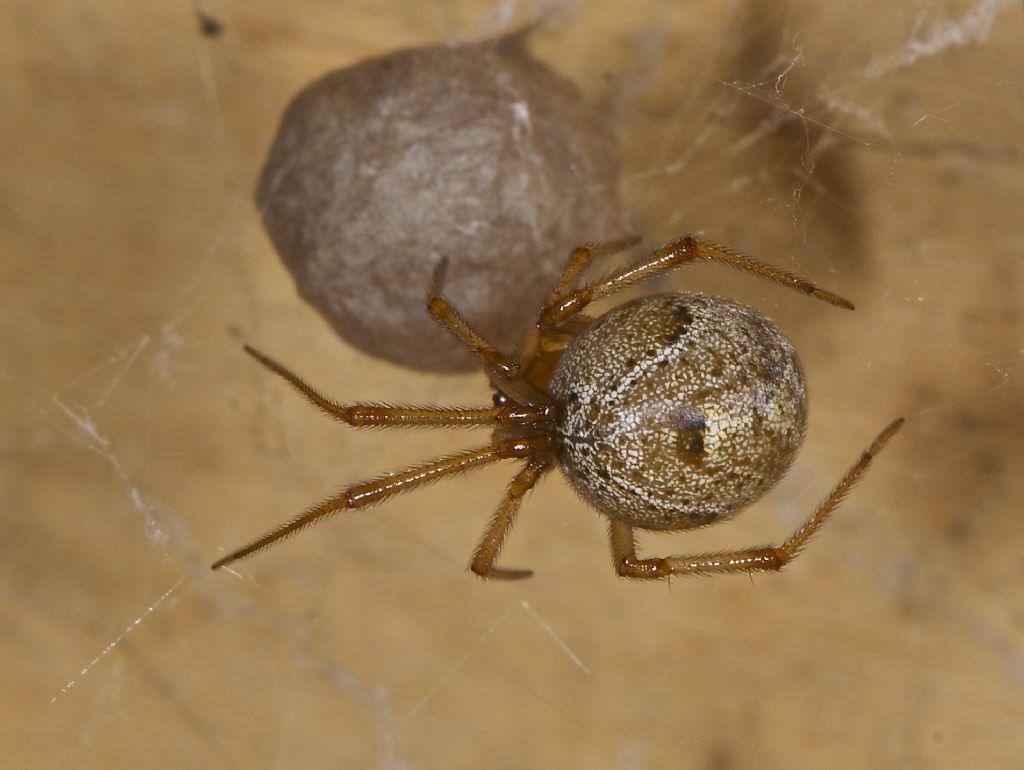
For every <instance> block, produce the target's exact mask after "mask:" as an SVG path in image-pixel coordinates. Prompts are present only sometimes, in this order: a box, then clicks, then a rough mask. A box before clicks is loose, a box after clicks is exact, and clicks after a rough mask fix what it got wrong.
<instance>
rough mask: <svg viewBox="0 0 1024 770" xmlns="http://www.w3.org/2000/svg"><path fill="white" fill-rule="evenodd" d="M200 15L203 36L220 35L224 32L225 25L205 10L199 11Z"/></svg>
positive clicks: (197, 13)
mask: <svg viewBox="0 0 1024 770" xmlns="http://www.w3.org/2000/svg"><path fill="white" fill-rule="evenodd" d="M196 15H197V16H198V17H199V32H200V34H201V35H202V36H203V37H211V38H212V37H220V36H221V34H222V33H223V32H224V25H223V24H222V23H221V22H220V21H219V20H218V19H215V18H214V17H213V16H210V15H209V14H208V13H205V12H203V11H197V12H196Z"/></svg>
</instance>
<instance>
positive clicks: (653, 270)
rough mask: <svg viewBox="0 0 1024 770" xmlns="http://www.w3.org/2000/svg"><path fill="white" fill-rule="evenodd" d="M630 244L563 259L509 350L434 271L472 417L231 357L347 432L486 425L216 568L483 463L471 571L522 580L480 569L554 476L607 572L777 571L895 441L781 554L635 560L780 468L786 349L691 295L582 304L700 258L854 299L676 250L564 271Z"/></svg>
mask: <svg viewBox="0 0 1024 770" xmlns="http://www.w3.org/2000/svg"><path fill="white" fill-rule="evenodd" d="M638 242H639V238H635V237H633V238H626V239H623V240H620V241H615V242H608V243H601V244H595V245H589V246H581V247H579V248H577V249H575V250H574V251H573V252H572V254H571V256H570V258H569V260H568V263H567V264H566V266H565V268H564V270H563V272H562V275H561V277H560V279H559V280H558V283H557V284H556V286H555V287H554V289H553V290H552V291H551V293H550V294H549V295H548V297H547V299H546V301H545V302H544V304H543V306H542V309H541V311H540V314H539V317H538V319H537V322H536V324H535V325H534V326H533V327H532V328H530V329H528V330H527V331H526V332H525V333H524V335H523V338H522V342H521V344H520V346H519V348H518V351H517V353H516V354H514V355H511V356H509V355H505V354H504V353H502V352H501V351H499V350H497V349H496V348H494V347H493V346H492V345H490V344H488V343H487V342H486V341H485V340H484V339H482V338H481V337H480V335H479V334H477V333H476V332H475V331H474V330H473V328H472V327H471V326H470V325H469V324H468V323H467V322H466V321H465V320H464V319H463V318H462V316H460V315H459V313H458V312H457V311H456V310H455V308H454V307H453V306H452V304H451V303H450V302H449V301H448V300H447V299H445V298H444V297H443V296H442V293H441V290H442V285H443V282H444V273H445V269H446V263H445V262H444V261H442V262H441V263H440V264H439V265H438V268H437V270H436V271H435V276H434V280H433V284H432V286H431V290H430V295H429V298H428V302H427V309H428V311H429V312H430V314H431V315H432V316H433V317H434V319H435V320H436V321H437V322H438V323H440V324H441V325H442V326H443V327H444V328H446V329H447V330H448V331H449V332H451V333H452V334H453V335H454V336H455V337H456V338H457V339H458V340H459V341H461V343H462V344H463V345H465V346H466V347H467V348H469V349H470V350H471V351H472V352H473V353H474V354H475V355H476V356H477V358H478V359H479V361H480V364H481V365H482V367H483V370H484V372H485V373H486V374H487V377H488V379H489V381H490V384H491V387H492V388H493V391H494V399H493V406H491V407H489V408H460V407H444V406H423V407H404V406H391V405H385V404H352V405H343V404H339V403H336V402H334V401H332V400H330V399H329V398H327V397H326V396H324V395H322V394H321V393H320V392H319V391H318V390H316V389H315V388H313V387H312V386H310V385H309V384H307V383H306V382H305V381H303V380H302V379H301V378H300V377H299V376H297V375H296V374H294V373H293V372H292V371H290V370H289V369H287V368H285V367H284V366H282V365H281V364H279V363H278V362H277V361H275V360H273V359H272V358H269V357H268V356H266V355H264V354H262V353H260V352H258V351H257V350H255V349H254V348H252V347H249V346H246V348H245V349H246V351H247V352H248V353H249V354H250V355H251V356H253V357H254V358H255V359H256V360H257V361H259V362H260V363H261V364H263V365H264V366H266V367H267V368H268V369H270V370H271V371H273V372H275V373H276V374H278V375H280V376H281V377H283V378H284V379H285V380H287V381H288V382H289V383H291V384H292V385H293V386H294V387H295V388H296V390H298V391H299V392H300V393H301V394H302V395H303V396H305V397H306V398H307V399H308V400H309V401H311V402H312V403H313V404H314V405H315V406H316V407H318V408H319V409H321V410H322V411H324V412H326V413H327V414H329V415H331V416H332V417H334V418H336V419H339V420H341V421H342V422H344V423H347V424H348V425H351V426H353V427H357V428H361V427H380V428H410V427H435V428H438V427H445V428H462V427H476V426H485V427H490V428H492V429H493V432H492V438H491V441H490V443H489V444H487V445H485V446H483V447H480V448H478V449H473V450H471V451H464V452H460V453H457V454H452V455H449V456H447V457H442V458H440V459H437V460H434V461H432V462H429V463H425V464H423V465H418V466H415V467H412V468H408V469H405V470H402V471H398V472H394V473H389V474H387V475H384V476H381V477H379V478H376V479H373V480H371V481H366V482H364V483H360V484H356V485H354V486H351V487H349V488H348V489H346V490H345V491H343V492H341V493H340V494H337V495H335V496H334V497H331V498H329V499H327V500H324V501H323V502H321V503H318V504H317V505H314V506H313V507H312V508H309V509H308V510H306V511H304V512H303V513H301V514H299V515H297V516H295V517H294V518H292V519H291V520H289V521H287V522H285V523H283V524H281V525H279V526H278V527H276V528H274V529H272V530H270V531H269V532H267V533H266V534H264V535H261V536H260V537H258V538H256V539H255V540H253V541H251V542H249V543H248V544H246V545H244V546H242V547H240V548H238V549H237V550H235V551H232V552H231V553H229V554H227V555H226V556H224V557H223V558H221V559H218V560H217V561H216V562H215V563H214V564H213V569H218V568H220V567H223V566H224V565H226V564H230V563H232V562H234V561H236V560H238V559H243V558H245V557H247V556H251V555H252V554H254V553H257V552H258V551H262V550H263V549H265V548H268V547H269V546H271V545H274V544H275V543H277V542H279V541H281V540H283V539H284V538H286V537H289V536H290V535H293V534H295V533H296V532H298V531H299V530H302V529H305V528H306V527H308V526H310V525H311V524H313V523H315V522H318V521H321V520H322V519H325V518H327V517H329V516H331V515H332V514H335V513H337V512H338V511H346V510H358V509H361V508H365V507H367V506H369V505H373V504H375V503H379V502H382V501H384V500H387V499H388V498H390V497H392V496H393V495H396V494H398V493H399V492H405V491H408V490H411V489H414V488H416V487H419V486H421V485H423V484H426V483H428V482H432V481H436V480H438V479H441V478H445V477H447V476H452V475H454V474H457V473H461V472H464V471H468V470H471V469H473V468H479V467H481V466H484V465H489V464H491V463H494V462H497V461H499V460H506V459H511V460H522V461H524V465H523V466H522V468H521V469H520V470H519V472H518V473H516V475H515V477H514V478H513V479H512V481H511V483H510V484H509V486H508V488H507V489H506V491H505V494H504V497H503V498H502V499H501V502H500V503H499V504H498V507H497V510H496V511H495V513H494V515H493V516H492V518H491V520H490V522H489V524H488V525H487V529H486V530H485V532H484V535H483V538H482V540H481V541H480V544H479V545H478V546H477V548H476V551H475V553H474V555H473V558H472V561H471V562H470V565H469V566H470V569H471V570H472V571H473V572H474V573H476V574H477V575H480V576H481V577H486V578H504V579H518V578H526V577H529V576H530V575H531V574H532V571H531V570H528V569H516V568H509V567H503V566H498V565H497V563H496V562H497V559H498V554H499V552H500V551H501V547H502V544H503V543H504V542H505V538H506V535H507V534H508V532H509V529H510V528H511V526H512V524H513V522H514V520H515V518H516V514H517V513H518V511H519V507H520V503H521V502H522V499H523V496H524V495H525V494H526V493H527V492H528V491H529V490H530V489H531V488H532V487H533V486H534V485H535V484H536V483H537V481H538V480H539V479H540V478H541V477H542V476H543V475H544V474H545V473H547V472H548V471H549V470H551V469H552V468H553V467H554V466H555V465H558V466H560V467H561V470H562V473H563V474H564V475H565V477H566V478H567V479H568V481H569V483H570V484H571V485H572V486H573V487H574V488H575V490H576V491H577V492H578V493H579V494H580V495H581V496H582V497H583V499H584V500H586V501H587V502H588V503H590V504H591V505H592V506H593V507H594V508H596V509H597V510H598V511H599V512H600V513H602V514H604V515H605V516H607V517H608V520H609V534H610V540H611V551H612V556H613V563H614V566H615V569H616V571H617V572H618V574H619V575H622V576H624V577H629V578H647V579H653V578H664V577H668V576H671V575H679V574H683V575H706V574H717V573H732V572H751V571H755V570H756V571H768V570H779V569H781V568H782V567H783V566H784V565H785V564H787V563H788V562H789V561H791V560H792V559H793V558H794V557H795V556H796V555H797V554H798V553H799V552H800V550H801V548H802V547H803V546H804V545H805V544H806V543H807V541H808V540H809V539H810V538H811V537H812V536H813V535H814V534H815V532H817V531H818V530H819V529H820V528H821V526H822V524H823V523H824V522H825V520H826V519H827V518H828V516H829V515H830V514H831V513H832V512H833V511H834V510H835V509H836V507H837V506H838V505H839V503H840V502H841V501H842V500H843V498H844V497H846V495H847V494H848V493H849V491H850V490H851V488H852V487H853V486H854V484H856V483H857V481H858V480H859V479H860V478H861V477H862V476H863V475H864V473H865V472H866V471H867V469H868V466H869V465H870V464H871V462H872V460H873V459H874V457H875V455H877V454H878V452H880V451H881V450H882V448H883V447H884V446H885V444H886V443H887V442H888V441H889V439H890V438H892V436H893V435H894V434H895V433H896V431H898V430H899V429H900V427H901V426H902V424H903V418H902V417H901V418H898V419H896V420H894V421H893V422H891V423H889V425H887V426H886V427H885V428H884V429H883V430H882V431H881V433H879V434H878V435H877V436H876V437H875V439H874V440H873V441H872V442H871V444H870V445H869V446H868V448H867V449H866V450H864V452H863V453H862V454H861V456H860V458H859V459H858V460H857V461H856V462H855V463H854V464H853V466H852V467H851V468H850V469H849V470H848V471H847V472H846V475H844V476H843V478H842V479H841V480H840V481H839V483H838V484H837V485H836V486H835V487H834V488H833V490H832V491H831V492H830V493H829V494H828V496H827V497H826V498H825V499H824V500H823V501H822V502H821V503H820V504H819V505H818V507H817V509H816V510H815V511H814V513H812V514H811V516H810V517H809V518H808V519H807V520H806V521H805V522H804V523H803V524H802V525H801V526H800V527H799V529H797V530H796V532H794V533H793V534H792V535H791V536H790V537H789V538H788V539H787V540H786V541H785V542H783V543H782V545H779V546H759V547H755V548H740V549H737V550H731V551H722V552H718V553H704V554H696V555H678V556H667V557H661V558H658V557H654V558H641V557H639V556H638V555H637V550H636V541H635V537H634V529H635V528H640V529H647V530H664V531H677V530H688V529H695V528H697V527H703V526H705V525H708V524H713V523H716V522H719V521H723V520H725V519H727V518H729V517H730V516H732V515H733V514H735V513H737V512H739V511H740V510H742V509H744V508H746V507H747V506H748V505H750V504H751V503H752V502H754V501H755V500H756V499H757V498H759V497H760V496H761V495H762V494H764V493H765V492H766V491H767V490H768V489H770V488H771V487H772V486H774V485H775V483H776V482H778V481H779V479H780V478H782V476H783V475H784V474H785V473H786V471H787V470H788V468H789V466H790V464H791V463H792V461H793V458H794V456H795V455H796V452H797V449H798V448H799V446H800V444H801V442H802V440H803V437H804V433H805V428H806V422H807V400H806V389H805V386H804V379H803V373H802V370H801V367H800V363H799V360H798V359H797V355H796V352H795V351H794V350H793V347H792V346H791V345H790V343H789V342H788V340H786V338H785V337H783V335H782V333H781V332H780V331H779V330H778V329H777V328H776V327H775V326H774V325H773V324H772V323H771V322H770V321H768V320H767V319H766V318H764V317H762V316H761V315H759V314H758V313H756V312H755V311H754V310H752V309H750V308H748V307H745V306H743V305H740V304H737V303H735V302H732V301H730V300H726V299H722V298H719V297H713V296H708V295H704V294H694V293H671V294H656V295H649V296H643V297H640V298H639V299H635V300H633V301H631V302H628V303H626V304H623V305H619V306H618V307H615V308H613V309H612V310H610V311H608V312H607V313H605V314H604V315H602V316H600V317H598V318H596V319H595V318H590V317H587V316H585V315H583V310H585V309H586V308H587V306H588V305H590V303H592V302H594V301H595V300H598V299H601V298H603V297H607V296H608V295H610V294H614V293H615V292H617V291H619V290H621V289H624V288H626V287H627V286H631V285H633V284H636V283H639V282H640V281H644V280H646V279H648V278H650V277H652V276H654V275H656V274H658V273H661V272H663V271H666V270H669V269H672V268H675V267H679V266H682V265H685V264H688V263H690V262H695V261H711V262H718V263H721V264H725V265H729V266H731V267H735V268H739V269H741V270H745V271H748V272H750V273H753V274H754V275H757V276H760V277H761V278H765V279H767V280H770V281H774V282H775V283H778V284H781V285H783V286H786V287H789V288H791V289H795V290H796V291H799V292H802V293H804V294H807V295H809V296H812V297H816V298H818V299H820V300H823V301H825V302H828V303H830V304H832V305H835V306H837V307H840V308H845V309H847V310H852V309H853V305H852V304H851V303H850V302H849V301H847V300H845V299H843V298H842V297H840V296H838V295H836V294H832V293H831V292H828V291H825V290H824V289H821V288H819V287H818V286H816V285H815V284H813V283H811V282H810V281H808V280H806V279H804V278H802V277H800V276H797V275H793V274H791V273H788V272H785V271H782V270H779V269H777V268H774V267H771V266H769V265H766V264H764V263H762V262H759V261H757V260H754V259H752V258H750V257H747V256H744V255H742V254H739V253H736V252H733V251H730V250H727V249H725V248H722V247H720V246H715V245H712V244H709V243H705V242H703V241H700V240H698V239H696V238H694V237H692V236H687V237H683V238H680V239H678V240H676V241H674V242H672V243H669V244H667V245H665V246H663V247H661V248H659V249H656V250H655V251H653V252H652V253H650V254H648V255H646V256H643V257H640V258H638V259H635V260H634V261H632V262H629V263H627V264H625V265H623V266H620V267H618V268H617V269H614V270H612V271H611V272H609V273H607V274H606V275H604V276H603V277H601V278H598V279H596V280H593V281H590V282H586V283H583V285H582V286H581V285H580V283H581V275H582V273H583V271H584V270H585V269H586V267H587V266H588V264H589V263H590V262H591V260H592V259H593V258H594V257H595V256H598V255H602V254H613V253H617V252H620V251H622V250H625V249H627V248H630V247H632V246H634V245H635V244H636V243H638Z"/></svg>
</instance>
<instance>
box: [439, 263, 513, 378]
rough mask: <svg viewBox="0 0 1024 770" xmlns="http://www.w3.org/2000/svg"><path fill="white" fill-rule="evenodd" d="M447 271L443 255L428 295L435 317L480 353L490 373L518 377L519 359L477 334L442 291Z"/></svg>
mask: <svg viewBox="0 0 1024 770" xmlns="http://www.w3.org/2000/svg"><path fill="white" fill-rule="evenodd" d="M447 271H448V260H447V259H442V260H441V261H440V262H439V263H438V265H437V270H436V271H435V272H434V282H433V284H431V287H430V295H429V297H428V298H427V311H428V312H429V313H430V315H432V316H433V317H434V320H435V321H437V322H438V323H439V324H441V326H443V327H444V328H445V329H447V330H448V331H449V332H451V333H452V334H454V335H455V336H456V337H457V338H458V340H459V341H460V342H461V343H462V344H463V345H465V346H466V347H467V348H469V349H470V350H471V351H473V353H475V354H476V356H477V358H479V359H480V361H481V363H483V365H484V369H485V370H486V371H487V373H488V374H489V375H491V376H492V377H494V376H497V377H498V378H500V379H503V380H514V379H516V377H517V376H518V375H519V370H520V368H521V367H520V364H519V362H518V361H513V360H512V359H510V358H509V357H508V356H506V355H505V354H504V353H502V352H501V351H499V350H498V349H497V348H496V347H494V346H493V345H491V344H490V343H489V342H487V341H486V340H485V339H484V338H483V337H481V336H480V335H479V334H477V333H476V331H474V330H473V328H472V327H471V326H470V325H469V324H468V323H466V319H465V318H463V317H462V316H461V315H460V314H459V311H458V310H456V309H455V307H454V306H453V305H452V304H451V302H449V301H448V300H447V299H446V298H445V297H443V296H442V295H441V288H442V286H443V285H444V278H445V274H446V273H447Z"/></svg>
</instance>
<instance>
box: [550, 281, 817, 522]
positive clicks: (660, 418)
mask: <svg viewBox="0 0 1024 770" xmlns="http://www.w3.org/2000/svg"><path fill="white" fill-rule="evenodd" d="M551 395H552V396H553V398H554V399H555V401H556V403H558V404H560V410H559V414H558V418H557V436H556V441H557V444H558V455H559V459H560V462H561V465H562V470H563V472H564V473H565V475H566V477H567V478H568V479H569V481H570V482H571V483H572V485H573V486H574V487H575V488H576V489H577V490H578V491H579V493H580V494H581V495H583V497H584V498H585V499H586V500H587V501H588V502H590V503H591V504H592V505H593V506H595V507H596V508H597V509H598V510H600V511H602V512H603V513H605V514H606V515H608V516H611V517H614V518H617V519H621V520H624V521H627V522H629V523H631V524H635V525H636V526H639V527H642V528H645V529H691V528H693V527H699V526H702V525H704V524H710V523H712V522H714V521H718V520H721V519H722V518H724V517H727V516H729V515H730V514H732V513H735V512H736V511H738V510H740V509H741V508H743V507H745V506H747V505H749V504H750V503H751V502H753V501H754V500H755V499H757V498H758V497H760V496H761V495H762V494H764V493H765V492H766V491H767V490H768V489H769V488H771V487H772V486H773V485H774V484H775V483H776V482H777V481H778V480H779V479H780V478H781V477H782V476H783V474H785V472H786V470H787V469H788V468H789V466H790V464H791V463H792V461H793V458H794V456H795V454H796V451H797V449H798V448H799V446H800V443H801V441H802V439H803V435H804V430H805V426H806V422H807V401H806V392H805V387H804V379H803V373H802V372H801V369H800V363H799V361H798V360H797V357H796V353H795V351H794V350H793V347H792V346H791V345H790V344H789V342H788V341H787V340H786V338H785V337H783V336H782V333H781V332H780V331H779V330H778V329H776V328H775V326H773V325H772V324H771V322H769V321H768V320H767V319H765V318H763V317H762V316H760V315H758V314H757V313H756V312H755V311H754V310H752V309H750V308H748V307H745V306H743V305H739V304H737V303H735V302H730V301H728V300H724V299H719V298H717V297H710V296H705V295H702V294H660V295H654V296H648V297H642V298H640V299H637V300H635V301H633V302H630V303H627V304H625V305H621V306H620V307H617V308H615V309H613V310H611V311H609V312H608V313H607V314H605V315H604V316H602V317H601V318H599V319H597V320H596V321H595V322H594V324H593V325H592V326H591V327H590V328H589V329H588V330H587V331H585V332H584V333H583V334H581V335H580V336H579V337H577V338H576V339H575V340H573V342H572V343H571V344H570V345H569V347H568V348H567V349H566V351H565V355H564V356H563V357H562V360H561V361H560V363H559V365H558V368H557V369H556V370H555V374H554V377H553V378H552V380H551Z"/></svg>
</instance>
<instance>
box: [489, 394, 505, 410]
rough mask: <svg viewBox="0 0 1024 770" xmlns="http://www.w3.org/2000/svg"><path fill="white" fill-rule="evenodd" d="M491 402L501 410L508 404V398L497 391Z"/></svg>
mask: <svg viewBox="0 0 1024 770" xmlns="http://www.w3.org/2000/svg"><path fill="white" fill-rule="evenodd" d="M491 400H492V401H493V402H494V405H495V406H496V407H499V408H500V407H503V406H505V405H506V404H508V396H506V395H505V394H504V393H501V392H499V391H497V390H496V391H494V396H493V397H492V398H491Z"/></svg>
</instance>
